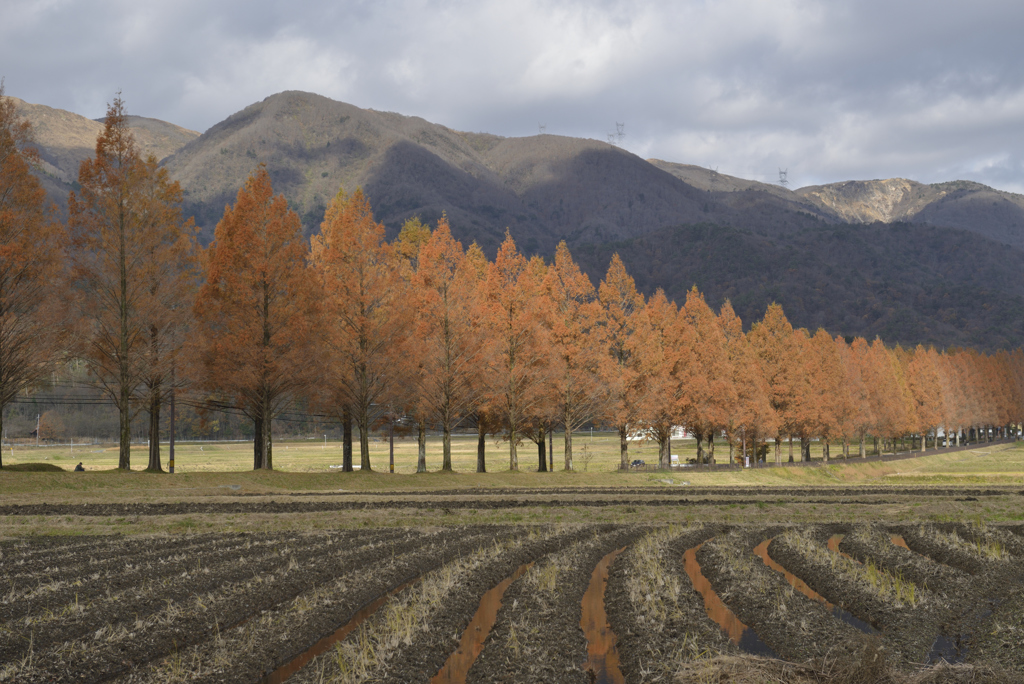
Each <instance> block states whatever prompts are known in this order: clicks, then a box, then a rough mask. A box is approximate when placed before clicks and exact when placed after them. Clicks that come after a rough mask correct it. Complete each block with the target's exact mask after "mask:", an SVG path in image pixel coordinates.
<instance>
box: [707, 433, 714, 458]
mask: <svg viewBox="0 0 1024 684" xmlns="http://www.w3.org/2000/svg"><path fill="white" fill-rule="evenodd" d="M708 465H715V433H714V431H712V433H711V434H710V435H708Z"/></svg>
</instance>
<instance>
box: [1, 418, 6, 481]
mask: <svg viewBox="0 0 1024 684" xmlns="http://www.w3.org/2000/svg"><path fill="white" fill-rule="evenodd" d="M5 408H6V406H5V405H4V404H0V470H3V468H4V440H3V434H4V409H5Z"/></svg>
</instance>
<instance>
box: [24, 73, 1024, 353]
mask: <svg viewBox="0 0 1024 684" xmlns="http://www.w3.org/2000/svg"><path fill="white" fill-rule="evenodd" d="M21 107H22V111H23V113H24V115H25V116H27V117H28V118H29V119H30V120H32V121H33V123H34V124H35V127H36V137H37V140H38V141H39V144H40V147H41V154H42V157H43V160H44V165H43V169H42V170H41V177H43V178H44V182H45V183H47V187H48V189H51V191H52V194H53V196H54V198H55V199H60V196H61V193H63V197H64V201H65V202H66V195H67V190H68V189H69V188H70V187H71V183H73V181H74V178H75V177H76V176H77V167H78V163H80V161H81V159H83V158H85V157H86V156H89V155H91V154H92V148H93V145H94V143H95V137H96V135H97V134H98V132H99V130H100V128H101V126H100V124H99V123H97V122H94V121H90V120H88V119H85V118H83V117H79V116H76V115H74V114H70V113H68V112H62V111H60V110H53V109H50V108H48V107H42V106H39V105H27V104H25V103H21ZM132 126H133V129H134V130H135V133H136V136H137V138H138V140H139V142H140V144H141V145H142V146H143V148H144V150H146V151H152V152H153V153H154V154H155V155H157V157H158V158H160V159H163V164H164V165H165V166H166V167H167V169H168V170H169V172H170V173H171V175H172V177H173V178H175V179H177V180H178V181H179V182H180V183H181V185H182V189H183V191H184V194H185V211H186V215H193V216H194V217H195V220H196V223H197V224H198V225H199V226H201V227H202V228H203V230H204V236H205V237H206V238H207V239H209V238H210V237H212V234H213V228H214V226H215V225H216V223H217V221H218V220H219V219H220V217H221V215H222V214H223V211H224V206H225V205H226V204H229V203H231V202H233V201H234V197H235V194H236V193H237V191H238V188H239V187H241V185H242V184H243V183H244V181H245V178H246V177H247V176H248V175H249V174H250V173H251V172H252V171H253V169H255V168H256V166H257V165H259V164H261V163H262V164H266V166H267V169H268V171H269V172H270V174H271V177H272V180H273V182H274V187H275V189H276V190H277V191H279V192H282V193H284V195H285V196H286V197H287V199H288V201H289V203H290V204H291V206H292V207H293V208H294V209H295V210H296V211H297V212H298V213H299V214H300V216H301V218H302V222H303V226H304V230H305V231H306V232H307V234H310V233H314V232H316V231H317V230H318V229H319V224H320V221H321V220H322V217H323V212H324V209H325V207H326V205H327V203H328V202H329V201H330V199H331V198H332V197H333V196H334V195H335V194H336V193H337V192H338V191H339V189H344V190H346V191H352V190H354V189H355V188H357V187H361V188H363V191H364V192H365V193H366V194H367V196H368V197H369V199H370V202H371V204H372V206H373V209H374V214H375V216H376V218H377V219H378V220H379V221H381V222H382V223H384V224H385V225H386V226H387V229H388V237H389V238H394V237H395V236H396V235H397V233H398V231H399V229H400V228H401V225H402V224H403V223H404V222H405V220H407V219H408V218H411V217H413V216H418V217H420V218H421V219H422V220H424V221H425V222H428V223H431V224H433V223H435V222H436V220H437V219H438V218H440V216H441V215H442V214H446V215H447V216H448V219H449V221H450V223H451V225H452V230H453V233H454V234H455V236H456V237H457V238H458V239H460V240H462V241H463V242H464V243H465V244H468V243H469V242H471V241H476V242H478V243H479V244H480V245H481V246H482V247H483V248H484V250H485V252H487V253H488V254H489V255H491V256H493V255H494V253H495V252H496V250H497V247H498V245H499V244H500V242H501V240H502V239H503V238H504V235H505V231H506V230H508V231H509V232H510V233H511V234H512V236H513V237H514V238H515V239H516V242H517V244H518V245H519V246H520V248H521V249H523V250H524V251H525V252H527V253H532V254H541V255H544V256H550V255H552V254H553V252H554V248H555V246H556V245H557V243H558V241H559V240H566V241H567V242H568V243H569V246H570V248H571V249H572V251H573V254H574V255H577V258H578V259H579V260H580V262H581V264H582V265H583V266H584V267H585V268H586V271H587V272H588V273H589V274H590V276H591V278H592V279H594V281H595V282H596V281H597V280H598V279H600V277H601V276H602V275H603V274H604V270H605V269H606V268H607V265H608V260H609V259H610V257H611V255H612V254H613V253H615V252H618V253H620V254H621V255H622V257H623V259H624V261H625V262H626V264H627V267H628V268H629V269H630V272H631V273H632V274H634V276H635V277H636V279H637V281H638V284H639V285H641V286H642V287H643V289H644V291H645V292H646V293H648V294H650V293H652V292H653V291H654V290H655V289H657V288H662V289H664V290H665V291H666V292H667V293H668V294H669V296H670V297H672V298H675V299H676V300H677V301H681V300H682V298H683V297H684V296H685V291H686V290H687V289H688V288H689V287H691V286H692V285H694V284H696V285H698V287H700V288H701V290H702V291H703V292H704V293H705V295H706V296H707V298H708V299H709V301H710V302H711V303H713V304H720V303H721V302H722V301H724V300H725V299H726V298H728V299H730V300H731V301H732V302H733V304H734V306H736V308H737V311H738V313H740V314H741V315H742V316H743V318H744V320H746V321H747V322H748V323H749V322H750V321H751V320H754V319H757V318H759V317H760V316H761V315H762V314H763V312H764V309H765V307H766V306H767V304H768V303H770V302H771V301H778V302H780V303H781V304H782V305H783V306H784V307H785V309H786V311H787V313H788V314H789V315H790V317H791V319H792V320H793V322H794V324H795V325H798V326H806V327H809V328H812V329H813V328H816V327H818V326H824V327H826V328H827V329H828V330H829V331H830V332H832V333H833V334H841V335H866V336H869V337H872V336H874V335H876V334H877V335H882V336H883V337H884V338H885V339H886V340H887V341H889V342H901V343H904V344H917V343H919V342H920V343H929V344H936V345H938V346H947V345H960V344H970V345H972V346H977V347H981V348H995V347H1001V346H1015V345H1020V344H1022V343H1024V323H1022V322H1021V321H1024V316H1022V315H1021V314H1024V277H1022V276H1024V273H1022V270H1024V269H1022V264H1024V259H1022V257H1024V197H1022V196H1020V195H1015V194H1013V193H1007V192H1001V191H998V190H994V189H992V188H988V187H986V186H983V185H980V184H977V183H971V182H965V181H955V182H951V183H940V184H934V185H924V184H921V183H917V182H914V181H909V180H904V179H889V180H875V181H848V182H843V183H833V184H829V185H823V186H813V187H806V188H800V189H798V190H795V191H791V190H789V189H786V188H783V187H781V186H778V185H772V184H766V183H759V182H756V181H749V180H745V179H741V178H736V177H732V176H728V175H726V174H720V173H717V172H716V171H712V170H709V169H704V168H701V167H697V166H692V165H687V164H676V163H672V162H666V161H661V160H657V159H651V160H644V159H641V158H640V157H637V156H636V155H633V154H631V153H629V152H627V151H625V150H623V149H620V148H618V147H615V146H612V145H609V144H606V143H604V142H600V141H595V140H583V139H578V138H568V137H562V136H554V135H539V136H532V137H526V138H503V137H500V136H496V135H490V134H486V133H466V132H460V131H455V130H452V129H449V128H446V127H444V126H441V125H438V124H433V123H430V122H428V121H425V120H423V119H420V118H417V117H407V116H402V115H400V114H395V113H391V112H378V111H373V110H365V109H360V108H358V107H354V106H352V105H349V104H345V103H342V102H336V101H333V100H330V99H328V98H325V97H321V96H319V95H313V94H310V93H302V92H285V93H279V94H277V95H273V96H270V97H268V98H266V99H265V100H263V101H261V102H257V103H255V104H253V105H251V106H249V107H246V108H245V109H243V110H242V111H240V112H238V113H236V114H234V115H232V116H230V117H228V118H227V119H225V120H224V121H222V122H220V123H218V124H217V125H215V126H213V127H212V128H210V129H209V130H208V131H206V132H205V133H203V134H202V135H198V134H196V133H195V132H193V131H187V130H185V129H182V128H179V127H177V126H174V125H173V124H167V123H165V122H160V121H156V120H153V119H141V118H135V119H133V121H132ZM1007 246H1008V247H1009V249H1007Z"/></svg>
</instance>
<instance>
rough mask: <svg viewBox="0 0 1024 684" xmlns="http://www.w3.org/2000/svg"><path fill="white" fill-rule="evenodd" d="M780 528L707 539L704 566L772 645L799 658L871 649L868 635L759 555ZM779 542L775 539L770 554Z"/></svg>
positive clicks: (851, 656)
mask: <svg viewBox="0 0 1024 684" xmlns="http://www.w3.org/2000/svg"><path fill="white" fill-rule="evenodd" d="M781 531H782V530H780V529H760V530H745V529H741V530H735V531H733V532H730V533H728V534H724V535H719V536H717V537H715V538H714V539H712V540H711V541H709V542H707V543H706V544H704V545H703V547H701V550H700V551H699V552H698V553H697V559H698V561H699V562H700V566H701V570H702V572H703V574H704V576H705V577H707V578H708V580H709V581H710V582H711V585H712V587H713V588H714V589H715V591H716V592H717V593H718V595H719V597H720V598H721V599H722V600H723V601H724V602H725V603H726V604H727V605H728V607H729V608H730V609H731V610H732V611H733V612H734V613H735V614H736V616H737V617H739V619H740V620H742V621H743V622H744V623H745V624H747V625H748V626H750V627H751V628H752V629H754V631H755V632H756V633H757V635H758V636H759V637H760V639H761V641H763V642H764V643H765V644H766V645H767V646H768V647H769V648H771V649H772V650H773V651H775V653H777V654H778V655H779V656H781V657H782V658H784V659H786V660H790V661H794V662H805V661H822V660H823V659H824V658H826V657H831V658H840V659H842V660H844V661H849V660H857V659H859V658H860V656H859V653H858V652H859V651H864V650H865V649H870V648H871V645H870V643H869V640H868V639H867V638H866V637H865V635H864V634H863V633H862V632H860V631H859V630H857V629H856V628H854V627H852V626H850V625H848V624H846V623H844V622H843V621H841V620H839V619H838V618H836V617H835V616H834V615H832V614H831V612H829V610H828V609H827V608H825V607H824V606H823V605H822V604H821V603H819V602H817V601H814V600H812V599H810V598H808V597H806V596H804V595H803V594H801V593H800V592H797V591H794V589H793V587H792V586H790V584H789V583H788V582H787V581H786V579H785V578H784V577H783V576H782V575H781V574H779V573H777V572H775V571H773V570H772V569H771V568H769V567H768V566H766V565H765V564H764V562H763V561H762V560H761V559H759V558H758V557H757V556H755V555H754V547H755V546H757V545H758V544H759V543H761V542H762V541H765V540H766V539H771V538H773V537H775V536H776V535H778V534H779V533H780V532H781ZM776 543H777V542H775V541H773V542H772V543H771V544H770V545H769V547H768V548H769V554H770V555H773V554H771V551H772V549H773V547H774V545H775V544H776Z"/></svg>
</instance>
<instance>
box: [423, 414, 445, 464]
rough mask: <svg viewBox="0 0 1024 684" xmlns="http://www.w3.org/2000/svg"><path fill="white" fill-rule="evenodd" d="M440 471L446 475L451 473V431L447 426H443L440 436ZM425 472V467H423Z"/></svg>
mask: <svg viewBox="0 0 1024 684" xmlns="http://www.w3.org/2000/svg"><path fill="white" fill-rule="evenodd" d="M441 459H442V461H441V470H443V471H445V472H446V473H450V472H452V429H451V427H450V426H449V425H447V424H446V425H445V426H444V432H443V433H442V435H441ZM423 470H424V472H426V466H425V465H424V467H423Z"/></svg>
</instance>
